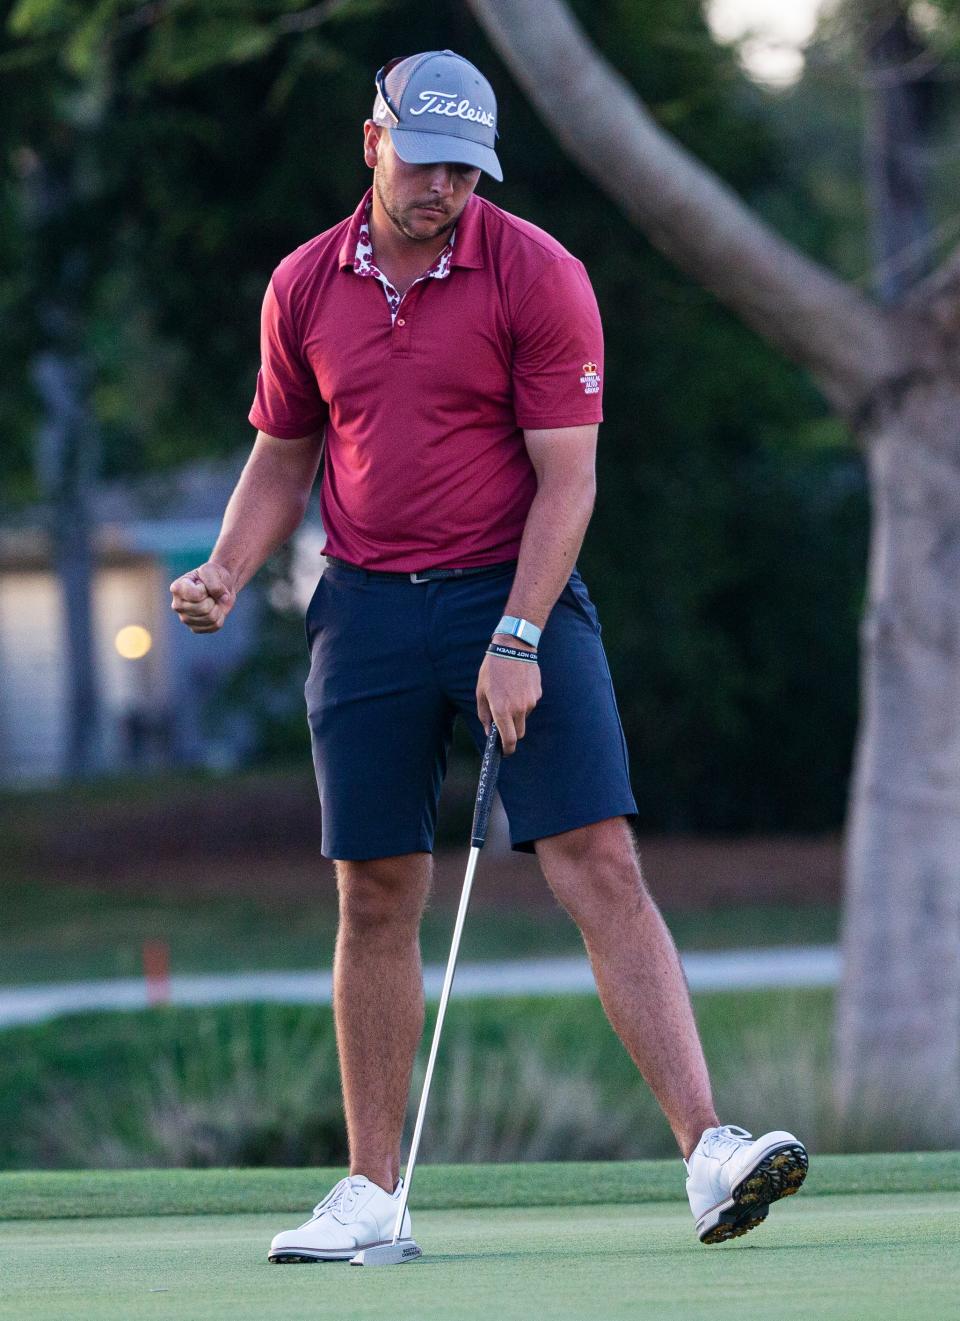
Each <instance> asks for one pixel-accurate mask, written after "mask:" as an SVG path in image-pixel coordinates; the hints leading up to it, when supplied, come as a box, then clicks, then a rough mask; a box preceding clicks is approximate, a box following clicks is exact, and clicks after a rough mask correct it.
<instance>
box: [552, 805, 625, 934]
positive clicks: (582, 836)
mask: <svg viewBox="0 0 960 1321" xmlns="http://www.w3.org/2000/svg"><path fill="white" fill-rule="evenodd" d="M536 848H537V857H538V858H539V860H540V865H541V867H542V868H543V872H544V875H545V876H546V878H547V881H548V883H549V885H550V888H551V889H552V890H553V893H554V895H555V896H556V898H557V899H558V901H559V902H560V903H561V904H563V906H564V908H566V909H567V911H568V912H569V913H570V914H571V916H572V917H573V918H574V919H578V918H579V917H580V916H582V915H586V914H587V913H588V912H590V911H592V910H595V909H597V908H599V909H601V910H602V911H605V912H607V913H615V912H618V911H622V906H623V905H624V904H626V903H632V902H637V901H643V900H645V899H646V898H647V897H648V896H647V890H646V886H645V885H644V881H643V876H642V874H641V871H640V858H639V855H638V854H637V849H636V844H635V842H634V838H633V833H632V831H631V830H630V827H629V825H628V824H627V822H626V820H625V819H624V818H623V817H611V818H610V819H609V820H607V821H598V822H596V823H594V824H592V825H589V826H582V827H580V829H578V830H569V831H566V832H565V833H564V834H562V835H551V836H550V837H549V838H548V839H542V840H538V841H537V846H536Z"/></svg>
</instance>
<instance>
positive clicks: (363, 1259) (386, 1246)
mask: <svg viewBox="0 0 960 1321" xmlns="http://www.w3.org/2000/svg"><path fill="white" fill-rule="evenodd" d="M422 1256H423V1253H422V1252H421V1251H420V1249H419V1248H418V1247H417V1245H416V1243H414V1241H413V1239H412V1238H401V1239H398V1240H397V1242H396V1243H378V1244H377V1246H376V1247H375V1248H362V1249H361V1250H360V1251H359V1252H358V1253H357V1255H356V1256H355V1257H351V1258H350V1265H351V1266H402V1265H403V1264H404V1262H407V1261H416V1259H417V1258H418V1257H422Z"/></svg>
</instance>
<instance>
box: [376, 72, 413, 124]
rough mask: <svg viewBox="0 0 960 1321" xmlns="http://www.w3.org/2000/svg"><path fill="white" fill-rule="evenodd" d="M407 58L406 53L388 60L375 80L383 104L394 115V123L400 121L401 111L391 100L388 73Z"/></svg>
mask: <svg viewBox="0 0 960 1321" xmlns="http://www.w3.org/2000/svg"><path fill="white" fill-rule="evenodd" d="M407 58H408V57H407V56H406V55H397V56H395V57H394V58H393V59H392V60H388V61H387V62H386V64H385V65H384V66H383V68H382V69H379V70H378V71H377V75H376V77H375V78H374V80H373V85H374V87H375V88H376V89H377V92H378V94H379V96H380V97H381V99H382V101H383V104H384V105H385V106H386V107H387V110H388V111H389V112H390V114H391V115H393V120H394V123H396V124H399V123H400V112H399V111H398V110H397V108H396V106H395V105H394V104H393V102H392V101H391V100H390V93H389V92H388V91H387V81H386V80H387V74H388V73H390V71H391V70H392V69H395V68H396V67H397V65H398V64H402V63H403V61H404V60H405V59H407Z"/></svg>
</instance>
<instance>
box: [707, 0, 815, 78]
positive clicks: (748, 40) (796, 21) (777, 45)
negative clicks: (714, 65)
mask: <svg viewBox="0 0 960 1321" xmlns="http://www.w3.org/2000/svg"><path fill="white" fill-rule="evenodd" d="M827 3H829V0H707V9H706V13H707V22H708V23H709V25H710V31H711V32H712V33H713V35H714V36H715V37H716V39H717V40H718V41H723V42H727V43H734V42H735V43H736V44H737V45H738V46H739V50H740V59H741V61H742V63H743V67H744V69H745V70H746V71H747V73H748V74H749V75H750V77H751V78H754V79H755V80H756V81H757V82H761V83H768V84H769V85H771V86H773V87H789V86H790V85H791V83H795V82H796V81H797V79H798V78H799V77H800V75H801V73H802V72H803V47H804V46H805V45H806V44H807V42H808V41H809V40H810V38H811V37H812V36H813V33H814V30H815V28H816V25H817V18H818V17H819V14H820V11H821V10H822V9H824V8H825V7H826V5H827Z"/></svg>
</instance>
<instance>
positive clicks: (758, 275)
mask: <svg viewBox="0 0 960 1321" xmlns="http://www.w3.org/2000/svg"><path fill="white" fill-rule="evenodd" d="M468 3H469V4H470V7H471V9H472V10H473V12H474V13H475V15H476V17H477V19H478V21H479V22H480V24H481V26H482V27H483V28H484V30H485V31H486V33H487V35H488V36H489V38H490V40H491V41H492V43H493V44H494V46H495V47H496V49H497V50H498V51H499V53H500V54H501V56H502V57H503V59H504V61H505V62H506V64H507V65H508V67H509V68H510V70H511V71H512V73H513V74H514V76H515V78H516V79H517V81H518V82H519V83H520V85H521V86H522V87H523V89H524V91H525V92H526V93H527V95H528V96H529V98H530V100H531V101H532V103H533V104H534V106H536V108H537V110H538V111H539V113H540V115H541V117H542V118H543V120H544V121H545V123H546V124H547V127H548V128H549V129H550V130H551V131H552V132H553V133H554V134H555V136H556V137H557V138H558V139H559V141H560V142H561V143H562V144H563V146H564V147H565V148H566V150H567V151H568V152H569V153H570V155H571V156H572V157H573V158H574V159H575V160H576V161H577V163H578V164H579V165H580V166H581V168H582V169H583V170H584V172H585V173H586V174H588V175H589V176H590V177H591V178H593V179H594V180H595V182H596V183H597V184H598V185H599V186H600V188H601V189H602V190H603V191H604V192H605V193H606V194H607V195H608V196H609V197H610V198H612V200H613V201H614V202H616V204H617V205H618V206H619V207H620V209H621V210H622V211H623V212H624V213H625V214H626V215H627V217H628V218H629V219H630V220H631V221H632V222H633V223H634V224H635V225H637V226H638V228H640V229H642V230H643V231H644V232H645V233H646V235H647V237H648V238H649V239H650V241H651V243H653V244H654V246H655V247H657V248H659V250H660V251H661V252H663V253H664V254H665V255H666V256H667V257H669V258H670V259H671V260H672V261H673V262H675V263H676V264H677V266H679V267H680V268H681V269H682V270H684V271H685V272H686V273H687V274H688V275H690V276H692V277H693V278H694V279H696V280H698V281H699V282H700V283H702V284H704V285H705V286H706V287H707V288H708V289H710V290H712V292H713V293H714V294H716V296H717V297H718V298H719V299H721V300H722V301H723V302H724V303H726V304H727V305H728V306H729V307H731V308H732V309H733V310H734V311H735V312H737V313H738V314H739V315H740V316H741V317H742V318H743V320H744V321H746V322H747V324H748V325H750V326H751V327H752V328H753V329H754V330H756V331H758V332H759V334H761V335H762V336H763V337H764V338H766V339H768V340H769V341H770V342H771V343H772V344H774V345H775V346H776V347H777V348H779V349H780V350H781V351H782V352H783V353H785V354H786V355H787V356H788V357H789V358H791V359H792V360H793V361H794V362H797V363H799V364H800V365H801V366H803V367H805V368H807V370H809V371H810V373H811V374H812V376H813V377H814V379H815V380H816V381H817V383H818V385H819V387H820V389H821V390H822V391H823V393H824V395H825V396H826V397H827V398H828V400H829V401H830V402H831V404H832V405H833V406H834V407H835V408H837V409H838V410H840V411H841V412H844V413H846V414H847V415H853V414H855V413H857V412H858V410H859V409H860V408H861V406H862V404H863V402H864V400H865V399H866V398H867V397H868V396H870V395H872V394H873V392H874V390H875V388H876V387H877V386H878V385H879V384H880V382H881V381H882V380H884V379H887V378H889V377H891V376H895V375H899V374H901V372H902V371H903V370H904V368H905V364H904V363H902V362H899V361H898V357H899V354H898V352H897V349H896V346H895V340H894V337H893V336H891V335H889V334H888V333H887V327H888V324H889V323H888V321H887V319H886V318H885V317H884V315H883V313H882V312H881V311H880V309H879V308H877V307H876V305H875V304H873V303H872V302H870V301H869V300H868V299H866V298H865V297H864V296H863V295H862V294H860V293H859V292H858V291H857V290H856V289H855V288H854V287H853V286H851V285H848V284H846V283H845V282H844V281H842V280H840V279H838V278H837V277H835V276H834V275H832V274H831V273H830V272H829V271H827V270H825V269H824V268H823V267H822V266H819V265H818V264H817V263H816V262H814V261H812V260H810V259H809V258H808V257H805V256H804V255H803V254H802V253H801V252H799V251H798V250H797V249H796V248H795V247H793V246H792V245H791V244H790V243H788V242H786V241H785V240H784V239H782V238H781V237H780V236H779V235H777V234H776V233H774V231H773V230H771V229H770V228H769V227H768V226H767V225H766V224H764V222H763V221H762V220H761V219H760V218H759V217H758V216H757V215H756V214H755V213H754V212H753V211H752V210H751V209H750V208H749V207H748V206H746V205H745V204H744V203H743V202H742V201H741V200H740V199H739V198H738V197H737V196H736V194H735V193H734V192H733V191H732V189H730V188H729V187H727V185H726V184H724V183H723V182H722V181H721V180H720V179H718V178H717V176H716V175H714V174H713V173H712V172H711V171H710V170H709V169H707V167H706V166H704V165H703V164H702V163H701V162H700V161H698V160H696V159H695V158H694V157H693V156H691V155H690V153H689V152H687V151H686V150H685V149H684V148H683V147H682V146H681V145H680V144H679V143H678V142H676V141H675V140H674V139H673V138H672V137H671V136H670V135H669V134H667V133H666V132H664V131H663V130H662V129H661V128H660V127H659V126H658V125H657V124H656V123H655V121H654V119H653V117H652V116H651V115H650V113H649V111H648V110H647V109H646V107H645V106H644V105H643V103H642V102H641V101H640V99H639V98H638V97H637V95H636V93H635V92H634V91H633V90H632V89H631V88H630V87H629V86H628V84H627V83H626V82H625V80H624V79H623V78H622V77H621V76H620V75H619V74H618V73H617V72H616V71H615V70H614V69H612V68H611V66H610V65H609V64H608V63H607V62H606V61H605V60H604V59H603V58H602V57H601V56H600V55H599V54H598V53H597V51H596V50H595V49H594V48H593V47H592V46H591V44H590V43H589V41H588V40H587V38H586V35H585V34H584V32H583V29H582V28H581V27H580V26H579V25H578V23H577V22H576V20H575V19H574V18H573V16H572V15H571V13H570V11H569V9H568V8H567V6H566V5H565V4H564V3H563V2H562V0H468Z"/></svg>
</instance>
